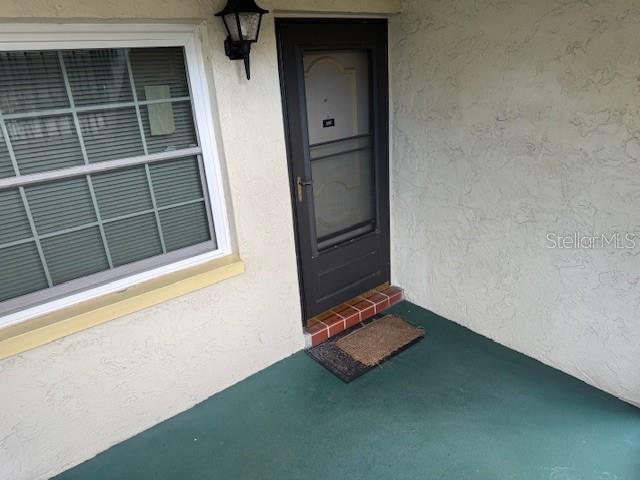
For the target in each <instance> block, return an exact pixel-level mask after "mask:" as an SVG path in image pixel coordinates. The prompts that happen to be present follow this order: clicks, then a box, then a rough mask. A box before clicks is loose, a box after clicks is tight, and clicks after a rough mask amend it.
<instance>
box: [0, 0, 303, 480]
mask: <svg viewBox="0 0 640 480" xmlns="http://www.w3.org/2000/svg"><path fill="white" fill-rule="evenodd" d="M220 3H221V2H216V3H215V4H213V3H210V2H205V1H198V0H181V1H178V0H175V1H167V0H164V1H159V0H145V1H139V0H138V1H128V0H127V1H124V0H118V1H114V0H105V1H91V2H78V1H75V0H56V1H46V0H39V1H33V0H29V1H22V0H19V1H10V2H7V1H2V2H0V17H6V20H12V21H32V20H33V19H35V18H41V19H44V18H48V21H51V20H55V21H56V22H60V21H62V22H66V21H77V20H78V19H89V20H99V19H100V20H101V19H128V20H135V19H145V20H147V19H153V18H159V19H165V20H171V21H181V22H183V21H185V20H187V21H190V22H191V21H193V22H196V23H200V22H202V21H204V20H206V21H207V22H208V23H207V25H205V26H204V28H205V36H204V42H205V48H204V50H205V54H206V57H207V64H208V68H209V70H210V71H209V74H210V75H211V76H212V81H213V83H214V84H215V85H214V87H215V97H216V99H217V109H218V112H219V113H218V117H219V124H220V127H221V131H220V134H221V144H220V147H221V150H222V154H223V156H224V161H225V163H226V169H227V178H228V187H229V192H230V195H229V197H230V200H231V204H232V207H233V211H232V215H233V223H234V224H235V230H236V240H237V245H238V249H239V252H240V255H241V256H242V259H243V260H244V261H245V264H246V273H245V274H243V275H240V276H238V277H235V278H232V279H229V280H226V281H224V282H222V283H220V284H217V285H214V286H212V287H210V288H207V289H204V290H201V291H198V292H195V293H193V294H190V295H187V296H184V297H181V298H178V299H175V300H173V301H170V302H167V303H166V304H163V305H160V306H157V307H154V308H150V309H148V310H146V311H143V312H139V313H136V314H133V315H129V316H127V317H124V318H121V319H118V320H114V321H112V322H108V323H106V324H103V325H101V326H99V327H96V328H92V329H89V330H86V331H83V332H80V333H78V334H75V335H71V336H68V337H66V338H63V339H61V340H59V341H56V342H54V343H51V344H48V345H45V346H43V347H40V348H37V349H35V350H32V351H28V352H25V353H23V354H20V355H17V356H15V357H12V358H9V359H6V360H3V361H1V362H0V479H7V480H9V479H11V480H27V479H29V480H32V479H38V478H48V477H49V476H50V475H52V474H54V473H56V472H59V471H62V470H64V469H65V468H67V467H70V466H72V465H74V464H76V463H79V462H81V461H83V460H85V459H87V458H90V457H91V456H93V455H95V454H96V453H98V452H100V451H102V450H104V449H106V448H108V447H109V446H111V445H113V444H114V443H117V442H118V441H120V440H123V439H125V438H128V437H130V436H132V435H134V434H136V433H138V432H140V431H142V430H144V429H145V428H147V427H150V426H152V425H154V424H156V423H158V422H159V421H162V420H164V419H166V418H168V417H170V416H172V415H175V414H177V413H179V412H181V411H183V410H186V409H187V408H190V407H191V406H193V405H194V404H196V403H198V402H200V401H202V400H204V399H205V398H207V397H209V396H210V395H212V394H214V393H215V392H217V391H219V390H221V389H223V388H225V387H227V386H229V385H231V384H233V383H235V382H237V381H239V380H241V379H242V378H245V377H246V376H248V375H250V374H252V373H254V372H256V371H258V370H260V369H262V368H264V367H266V366H268V365H270V364H272V363H274V362H276V361H278V360H280V359H282V358H284V357H286V356H288V355H290V354H292V353H294V352H295V351H297V350H299V349H301V348H302V347H303V345H304V340H303V336H302V325H301V322H300V311H299V296H298V295H299V294H298V280H297V272H296V260H295V249H294V239H293V227H292V219H291V206H290V200H289V191H288V173H287V162H286V153H285V145H284V132H283V124H282V116H281V103H280V88H279V84H278V75H277V61H276V50H275V35H274V30H273V19H272V18H271V17H268V18H267V19H266V21H265V24H264V30H263V31H262V34H261V39H260V43H259V44H257V45H256V46H255V47H254V49H253V52H252V53H253V54H252V57H251V60H252V65H251V66H252V73H253V76H252V80H251V81H250V82H247V81H246V80H245V79H244V78H243V77H244V72H243V70H242V67H241V65H239V63H241V62H231V61H229V60H228V59H227V58H226V57H225V56H224V51H223V46H222V42H223V38H224V35H223V33H222V29H221V28H220V25H219V24H218V22H219V20H218V19H213V18H212V12H213V11H215V9H216V8H219V6H220V5H219V4H220ZM52 17H55V19H53V18H52ZM0 28H2V27H1V25H0ZM206 31H208V32H209V33H208V34H207V33H206ZM210 134H212V133H210Z"/></svg>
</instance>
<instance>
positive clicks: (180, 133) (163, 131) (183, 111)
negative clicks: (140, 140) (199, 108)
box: [140, 102, 198, 153]
mask: <svg viewBox="0 0 640 480" xmlns="http://www.w3.org/2000/svg"><path fill="white" fill-rule="evenodd" d="M140 113H141V114H142V123H143V125H144V135H145V137H146V139H147V147H148V148H149V153H157V152H165V151H169V150H178V149H181V148H191V147H196V146H197V145H198V142H197V140H196V129H195V127H194V125H193V114H192V111H191V102H173V103H172V102H164V103H160V104H155V105H144V106H142V107H141V108H140ZM152 127H153V128H152ZM162 127H165V128H162Z"/></svg>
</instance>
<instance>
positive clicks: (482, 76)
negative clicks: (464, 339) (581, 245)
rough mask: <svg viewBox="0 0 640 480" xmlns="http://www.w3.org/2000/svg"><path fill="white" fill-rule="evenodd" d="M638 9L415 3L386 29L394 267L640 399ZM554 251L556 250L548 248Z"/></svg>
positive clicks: (414, 295) (463, 318)
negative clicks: (618, 235)
mask: <svg viewBox="0 0 640 480" xmlns="http://www.w3.org/2000/svg"><path fill="white" fill-rule="evenodd" d="M639 30H640V8H639V5H638V2H637V1H634V0H602V1H597V2H582V1H575V2H574V1H563V0H518V1H506V0H505V1H491V0H430V1H422V0H413V1H411V0H408V1H406V2H403V13H402V15H400V16H398V17H395V18H394V19H393V20H392V31H393V35H394V42H393V45H392V52H393V55H392V56H391V58H392V61H393V64H392V71H393V85H394V86H393V98H394V105H393V115H394V130H393V138H394V147H393V159H394V163H393V175H394V181H393V187H392V191H393V205H394V207H393V211H392V219H393V225H394V227H393V233H392V238H393V240H394V248H393V258H392V265H393V275H394V281H395V282H397V283H399V284H400V285H402V286H403V287H405V289H406V293H407V296H408V298H409V299H410V300H412V301H415V302H417V303H418V304H420V305H422V306H425V307H427V308H430V309H432V310H434V311H435V312H437V313H439V314H441V315H443V316H445V317H447V318H449V319H451V320H454V321H456V322H459V323H461V324H462V325H465V326H467V327H469V328H471V329H472V330H475V331H477V332H480V333H482V334H484V335H486V336H488V337H491V338H493V339H495V340H497V341H498V342H500V343H502V344H505V345H507V346H509V347H512V348H514V349H516V350H519V351H521V352H524V353H526V354H528V355H530V356H533V357H535V358H537V359H540V360H542V361H543V362H545V363H547V364H550V365H553V366H555V367H557V368H559V369H561V370H564V371H566V372H568V373H570V374H572V375H575V376H576V377H578V378H580V379H582V380H584V381H586V382H588V383H591V384H593V385H595V386H597V387H599V388H602V389H604V390H606V391H609V392H611V393H613V394H614V395H617V396H619V397H622V398H624V399H626V400H628V401H630V402H634V403H636V404H640V368H638V360H639V359H640V321H639V320H640V255H639V253H640V237H639V238H638V239H637V240H636V248H633V249H614V248H611V247H609V248H604V249H595V250H588V249H583V250H576V249H550V248H547V245H548V243H547V237H546V235H547V233H550V232H551V233H553V232H558V233H563V232H566V233H570V232H574V231H578V232H582V233H584V234H589V233H595V234H597V233H607V232H614V231H618V232H633V231H635V232H638V231H640V209H639V206H640V110H639V106H640V103H639V101H640V82H639V78H640V77H639V75H640V56H639V54H638V52H639V51H640V36H639V35H638V31H639ZM549 245H550V244H549Z"/></svg>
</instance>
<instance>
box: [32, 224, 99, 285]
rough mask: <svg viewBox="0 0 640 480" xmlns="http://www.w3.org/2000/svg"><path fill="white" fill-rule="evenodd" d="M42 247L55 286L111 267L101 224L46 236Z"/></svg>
mask: <svg viewBox="0 0 640 480" xmlns="http://www.w3.org/2000/svg"><path fill="white" fill-rule="evenodd" d="M42 250H43V251H44V256H45V259H46V261H47V266H48V268H49V273H50V274H51V279H52V280H53V284H54V285H59V284H60V283H63V282H67V281H69V280H73V279H74V278H79V277H84V276H86V275H90V274H92V273H97V272H101V271H103V270H106V269H108V268H109V263H108V262H107V256H106V253H105V251H104V244H103V243H102V236H101V235H100V230H99V229H98V227H90V228H86V229H83V230H78V231H74V232H71V233H66V234H63V235H56V236H55V237H49V238H45V239H43V240H42Z"/></svg>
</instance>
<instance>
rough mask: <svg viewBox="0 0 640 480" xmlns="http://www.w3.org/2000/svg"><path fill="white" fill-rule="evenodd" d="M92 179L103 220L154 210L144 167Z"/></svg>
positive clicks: (105, 174) (101, 175)
mask: <svg viewBox="0 0 640 480" xmlns="http://www.w3.org/2000/svg"><path fill="white" fill-rule="evenodd" d="M92 178H93V188H94V190H95V192H96V197H97V199H98V207H99V208H100V215H101V216H102V219H103V220H109V219H111V218H116V217H121V216H123V215H129V214H131V213H136V212H142V211H145V210H151V209H152V208H153V203H152V201H151V192H149V184H148V182H147V174H146V172H145V168H144V166H143V165H140V166H137V167H133V168H127V169H124V170H116V171H115V172H109V173H103V174H100V175H94V176H93V177H92Z"/></svg>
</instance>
